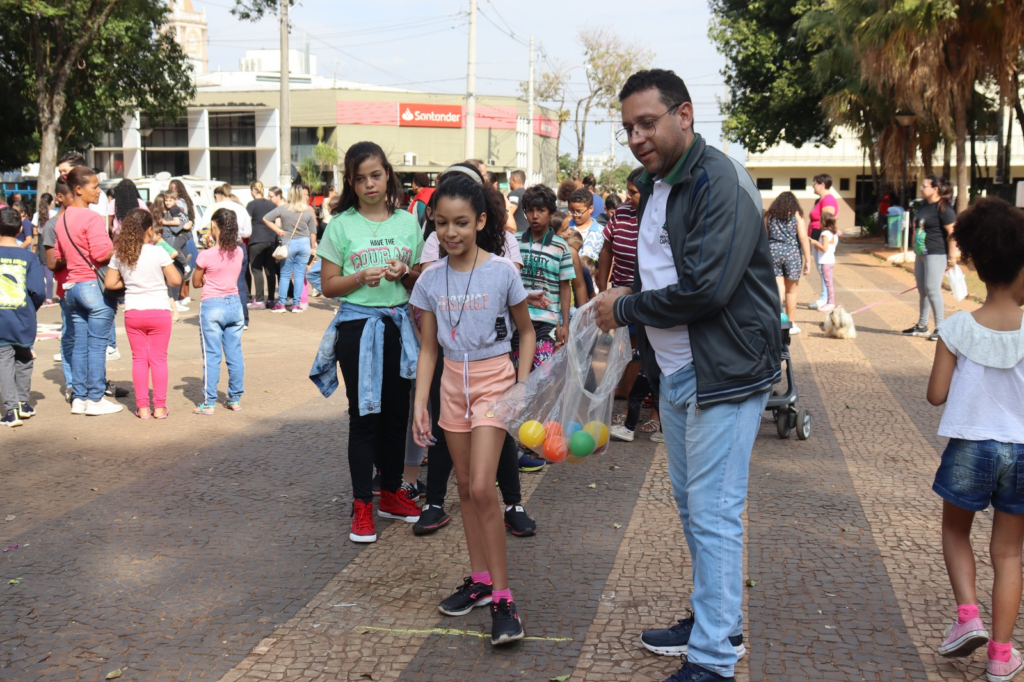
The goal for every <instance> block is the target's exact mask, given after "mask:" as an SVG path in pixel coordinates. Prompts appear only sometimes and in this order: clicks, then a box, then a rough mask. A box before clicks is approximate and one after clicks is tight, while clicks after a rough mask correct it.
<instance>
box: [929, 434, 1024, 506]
mask: <svg viewBox="0 0 1024 682" xmlns="http://www.w3.org/2000/svg"><path fill="white" fill-rule="evenodd" d="M932 490H934V491H935V492H936V493H937V494H938V495H939V497H941V498H942V499H944V500H946V501H947V502H950V503H952V504H955V505H956V506H958V507H961V508H962V509H966V510H968V511H975V512H979V511H983V510H985V509H987V508H988V506H989V504H991V505H992V506H993V507H994V508H995V509H996V510H997V511H1001V512H1004V513H1006V514H1024V445H1022V444H1019V443H1018V444H1014V443H1000V442H999V441H995V440H961V439H959V438H951V439H950V440H949V445H947V446H946V450H945V451H944V452H943V453H942V463H941V464H939V470H938V471H937V472H935V483H933V484H932Z"/></svg>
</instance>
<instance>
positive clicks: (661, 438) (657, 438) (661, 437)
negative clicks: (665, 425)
mask: <svg viewBox="0 0 1024 682" xmlns="http://www.w3.org/2000/svg"><path fill="white" fill-rule="evenodd" d="M651 442H652V443H664V442H665V434H664V433H662V432H661V431H652V432H651Z"/></svg>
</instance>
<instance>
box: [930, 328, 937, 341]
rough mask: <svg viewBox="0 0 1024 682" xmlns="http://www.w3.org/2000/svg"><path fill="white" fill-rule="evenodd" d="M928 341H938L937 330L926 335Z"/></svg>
mask: <svg viewBox="0 0 1024 682" xmlns="http://www.w3.org/2000/svg"><path fill="white" fill-rule="evenodd" d="M928 340H929V341H938V340H939V330H938V329H936V330H935V331H933V332H932V333H931V334H929V335H928Z"/></svg>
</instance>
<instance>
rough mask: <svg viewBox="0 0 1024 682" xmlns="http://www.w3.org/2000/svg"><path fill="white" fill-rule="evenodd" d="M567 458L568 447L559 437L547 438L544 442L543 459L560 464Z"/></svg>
mask: <svg viewBox="0 0 1024 682" xmlns="http://www.w3.org/2000/svg"><path fill="white" fill-rule="evenodd" d="M568 456H569V446H568V444H567V443H566V441H565V439H564V438H562V437H561V436H549V437H548V438H547V439H545V441H544V457H546V458H547V459H548V460H549V461H551V462H562V461H564V460H565V458H566V457H568Z"/></svg>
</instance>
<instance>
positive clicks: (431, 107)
mask: <svg viewBox="0 0 1024 682" xmlns="http://www.w3.org/2000/svg"><path fill="white" fill-rule="evenodd" d="M398 112H399V113H398V125H399V126H402V127H410V126H411V127H414V128H461V127H462V105H460V104H406V103H404V102H403V103H399V105H398Z"/></svg>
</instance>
